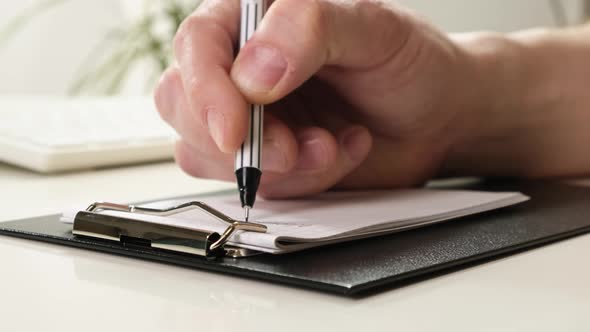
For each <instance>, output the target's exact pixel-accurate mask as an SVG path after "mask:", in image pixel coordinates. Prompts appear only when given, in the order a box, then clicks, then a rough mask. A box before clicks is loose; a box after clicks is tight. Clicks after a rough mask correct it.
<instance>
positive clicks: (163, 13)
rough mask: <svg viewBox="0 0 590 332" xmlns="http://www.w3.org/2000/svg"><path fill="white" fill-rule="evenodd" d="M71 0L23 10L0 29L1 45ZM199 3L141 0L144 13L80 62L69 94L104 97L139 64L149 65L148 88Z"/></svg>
mask: <svg viewBox="0 0 590 332" xmlns="http://www.w3.org/2000/svg"><path fill="white" fill-rule="evenodd" d="M68 1H74V0H44V1H39V2H38V3H36V4H35V5H34V6H32V7H31V8H29V9H27V10H25V11H23V12H22V13H20V15H18V16H17V17H16V18H15V19H13V20H12V21H11V22H9V23H8V24H7V25H6V26H5V28H4V29H2V30H0V46H2V43H3V42H6V41H7V40H9V39H10V38H11V37H13V36H15V35H16V34H17V33H18V32H19V30H21V29H22V28H23V27H24V26H25V25H26V24H29V23H30V22H31V21H32V20H33V19H34V18H35V17H37V16H39V15H42V14H44V13H46V12H47V11H49V10H50V9H55V8H56V7H58V6H60V5H62V4H64V3H66V2H68ZM199 3H200V0H192V1H182V0H144V8H143V14H142V15H141V16H140V18H139V19H137V20H135V21H134V22H132V23H130V24H129V25H127V26H124V27H117V28H115V29H112V30H111V31H109V32H108V33H107V34H106V35H105V37H104V39H103V40H102V41H101V42H100V43H99V44H98V45H96V47H95V49H94V50H93V51H92V52H90V55H89V56H88V57H87V59H85V61H83V62H82V64H81V66H80V68H81V69H80V70H79V71H78V72H79V74H78V75H77V77H76V79H75V80H74V81H73V83H72V84H71V86H70V89H69V93H70V94H72V95H79V94H107V95H112V94H116V93H118V92H120V91H121V88H122V85H123V83H124V82H125V79H126V78H127V77H128V75H129V74H130V73H131V71H132V69H133V68H135V67H136V66H137V65H138V64H140V63H145V62H147V63H149V64H150V65H149V66H148V67H149V68H151V69H150V70H152V73H150V75H149V79H148V81H147V82H146V88H151V87H152V86H153V83H154V82H155V81H156V80H157V78H158V77H159V76H160V74H161V72H162V71H163V70H164V69H165V68H166V67H168V65H169V64H170V63H171V61H172V60H171V59H172V49H171V41H172V38H173V36H174V33H175V32H176V30H177V29H178V26H179V25H180V23H181V22H182V21H183V20H184V18H185V17H186V16H188V15H189V14H190V13H191V12H192V11H193V10H194V9H195V8H196V7H197V6H198V4H199Z"/></svg>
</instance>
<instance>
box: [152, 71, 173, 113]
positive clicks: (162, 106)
mask: <svg viewBox="0 0 590 332" xmlns="http://www.w3.org/2000/svg"><path fill="white" fill-rule="evenodd" d="M170 88H171V87H170V82H169V80H167V78H166V74H165V76H163V77H162V80H161V81H160V83H158V86H157V87H156V91H155V93H154V103H155V105H156V109H157V110H158V114H159V115H160V117H161V118H162V120H164V121H166V122H167V123H169V124H172V122H173V121H172V120H173V119H174V116H175V110H174V105H169V104H168V101H167V100H166V97H165V96H164V95H165V94H166V91H168V90H169V89H170Z"/></svg>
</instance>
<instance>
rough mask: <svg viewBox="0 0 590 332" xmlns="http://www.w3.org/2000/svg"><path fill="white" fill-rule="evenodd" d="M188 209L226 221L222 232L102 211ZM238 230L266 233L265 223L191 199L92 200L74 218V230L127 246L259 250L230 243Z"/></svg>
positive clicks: (199, 251) (239, 253)
mask: <svg viewBox="0 0 590 332" xmlns="http://www.w3.org/2000/svg"><path fill="white" fill-rule="evenodd" d="M189 210H200V211H203V212H205V213H207V214H208V215H210V216H212V217H213V218H215V219H217V220H219V221H221V222H222V223H224V224H226V225H227V228H226V229H225V231H224V232H223V233H222V234H219V233H217V232H211V231H207V230H199V229H193V228H190V229H189V228H183V227H176V226H171V225H165V224H157V223H153V222H147V221H142V220H137V219H132V218H123V217H118V216H111V215H107V214H101V213H100V212H104V211H118V212H127V213H133V214H139V215H152V216H159V217H167V216H172V215H175V214H179V213H183V212H186V211H189ZM236 231H248V232H257V233H266V231H267V227H266V226H265V225H262V224H256V223H252V222H244V221H240V220H236V219H233V218H231V217H229V216H227V215H226V214H224V213H222V212H220V211H219V210H216V209H214V208H213V207H211V206H209V205H207V204H205V203H203V202H198V201H193V202H188V203H185V204H182V205H178V206H174V207H171V208H167V209H153V208H147V207H141V206H136V205H121V204H114V203H105V202H99V203H93V204H91V205H90V206H89V207H88V208H87V209H86V210H85V211H82V212H79V213H78V214H77V215H76V217H75V219H74V228H73V231H72V232H73V234H74V235H76V236H86V237H92V238H99V239H104V240H111V241H117V242H120V243H122V244H123V245H125V246H142V247H152V248H157V249H163V250H169V251H175V252H181V253H186V254H192V255H198V256H204V257H206V258H217V257H224V256H225V257H234V258H238V257H246V256H251V255H253V254H256V253H257V252H254V251H252V250H248V249H243V248H238V247H235V246H231V245H228V242H229V240H230V238H231V236H232V235H234V234H235V232H236Z"/></svg>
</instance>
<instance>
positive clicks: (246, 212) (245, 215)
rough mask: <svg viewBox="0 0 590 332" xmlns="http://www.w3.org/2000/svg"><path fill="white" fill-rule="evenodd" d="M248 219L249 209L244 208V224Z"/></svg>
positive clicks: (247, 207)
mask: <svg viewBox="0 0 590 332" xmlns="http://www.w3.org/2000/svg"><path fill="white" fill-rule="evenodd" d="M249 219H250V207H249V206H244V220H246V222H248V221H249Z"/></svg>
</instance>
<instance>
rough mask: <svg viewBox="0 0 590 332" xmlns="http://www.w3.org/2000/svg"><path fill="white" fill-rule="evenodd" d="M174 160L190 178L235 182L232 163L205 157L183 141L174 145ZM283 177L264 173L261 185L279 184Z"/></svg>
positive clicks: (213, 157) (208, 156)
mask: <svg viewBox="0 0 590 332" xmlns="http://www.w3.org/2000/svg"><path fill="white" fill-rule="evenodd" d="M175 158H176V162H177V164H178V165H179V166H180V168H181V169H182V170H183V171H184V172H185V173H187V174H188V175H190V176H193V177H197V178H204V179H214V180H221V181H230V182H234V181H235V180H236V177H235V174H234V168H233V167H234V162H233V160H232V159H229V158H227V156H226V155H221V154H217V155H213V156H211V155H205V154H203V153H201V152H199V151H197V150H195V149H194V148H193V147H192V146H191V145H189V144H187V143H186V142H185V141H179V142H177V143H176V152H175ZM285 176H286V174H285V173H276V172H273V171H265V172H264V176H263V177H262V180H261V182H262V185H264V184H265V183H274V182H280V179H282V178H283V177H285Z"/></svg>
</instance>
